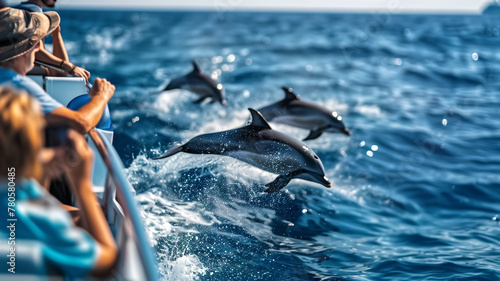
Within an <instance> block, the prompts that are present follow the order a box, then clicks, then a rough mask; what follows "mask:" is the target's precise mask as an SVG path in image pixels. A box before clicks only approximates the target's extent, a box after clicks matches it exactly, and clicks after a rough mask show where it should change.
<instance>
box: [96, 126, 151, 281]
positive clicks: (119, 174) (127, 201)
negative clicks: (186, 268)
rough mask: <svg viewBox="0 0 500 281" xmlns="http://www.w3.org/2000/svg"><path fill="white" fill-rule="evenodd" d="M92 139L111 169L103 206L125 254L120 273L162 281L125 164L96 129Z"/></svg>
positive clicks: (134, 278) (129, 278) (120, 263)
mask: <svg viewBox="0 0 500 281" xmlns="http://www.w3.org/2000/svg"><path fill="white" fill-rule="evenodd" d="M89 137H90V139H91V141H92V143H93V145H94V146H95V148H96V149H97V151H98V153H99V156H100V158H101V159H102V160H103V162H104V165H105V166H106V169H107V179H106V187H105V189H104V194H103V197H102V199H101V205H102V208H103V211H104V213H105V215H106V217H107V220H108V223H109V224H110V226H111V228H112V229H113V230H114V232H115V235H116V241H117V244H118V248H119V250H120V251H121V253H120V257H121V258H120V261H119V264H118V265H117V267H118V268H117V272H121V274H125V275H124V276H123V277H125V276H126V280H141V281H142V280H144V281H146V280H158V278H157V273H156V272H157V271H156V261H155V260H154V256H153V252H152V249H151V245H150V244H149V239H148V237H147V235H146V233H145V230H144V226H143V224H142V220H141V217H140V215H139V212H138V210H137V206H136V201H135V199H134V197H133V196H134V193H135V191H134V190H133V188H132V187H131V185H130V183H129V181H128V180H127V178H126V176H125V173H124V167H123V164H122V161H121V159H120V158H119V156H118V154H117V153H116V150H115V149H114V148H113V147H112V145H111V143H110V142H109V141H108V139H107V138H106V137H104V136H103V134H102V133H101V132H100V131H99V130H96V129H92V130H91V131H90V132H89ZM138 263H140V264H138Z"/></svg>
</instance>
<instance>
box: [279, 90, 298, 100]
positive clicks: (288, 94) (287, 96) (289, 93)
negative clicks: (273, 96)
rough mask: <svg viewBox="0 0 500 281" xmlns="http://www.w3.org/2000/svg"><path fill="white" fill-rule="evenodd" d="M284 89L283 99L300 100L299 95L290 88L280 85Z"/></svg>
mask: <svg viewBox="0 0 500 281" xmlns="http://www.w3.org/2000/svg"><path fill="white" fill-rule="evenodd" d="M281 89H283V91H285V99H284V100H285V101H292V100H300V97H299V96H298V95H296V94H294V93H293V89H292V88H287V87H281Z"/></svg>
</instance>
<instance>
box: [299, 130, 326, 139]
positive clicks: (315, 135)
mask: <svg viewBox="0 0 500 281" xmlns="http://www.w3.org/2000/svg"><path fill="white" fill-rule="evenodd" d="M321 134H323V132H322V131H321V130H312V131H311V132H310V133H309V135H308V136H307V137H306V138H305V139H303V140H304V141H306V140H313V139H316V138H319V136H321Z"/></svg>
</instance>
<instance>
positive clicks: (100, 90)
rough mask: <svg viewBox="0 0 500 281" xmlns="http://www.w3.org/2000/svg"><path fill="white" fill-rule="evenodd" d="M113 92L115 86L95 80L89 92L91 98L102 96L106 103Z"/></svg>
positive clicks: (104, 81) (105, 81)
mask: <svg viewBox="0 0 500 281" xmlns="http://www.w3.org/2000/svg"><path fill="white" fill-rule="evenodd" d="M114 92H115V86H114V85H113V84H111V83H110V82H109V81H108V80H106V79H101V78H96V79H95V80H94V85H93V86H92V89H90V91H89V96H90V97H91V98H93V97H95V96H102V97H103V98H104V99H105V100H106V101H109V100H110V99H111V97H112V96H113V94H114Z"/></svg>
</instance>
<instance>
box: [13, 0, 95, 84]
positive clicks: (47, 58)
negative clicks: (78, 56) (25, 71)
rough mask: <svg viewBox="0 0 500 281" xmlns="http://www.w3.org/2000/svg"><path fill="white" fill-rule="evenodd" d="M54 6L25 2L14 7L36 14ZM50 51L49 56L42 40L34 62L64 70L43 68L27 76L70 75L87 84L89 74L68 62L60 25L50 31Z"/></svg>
mask: <svg viewBox="0 0 500 281" xmlns="http://www.w3.org/2000/svg"><path fill="white" fill-rule="evenodd" d="M55 4H56V0H29V1H26V2H22V3H21V4H19V5H17V6H15V7H14V8H16V9H21V10H25V11H28V12H37V13H42V12H43V8H45V7H49V8H54V7H55ZM52 41H53V42H52V51H53V54H51V53H50V52H49V51H47V50H46V49H45V42H44V40H42V41H41V42H40V50H39V51H38V52H37V53H36V54H35V60H37V61H40V62H43V63H46V64H50V65H54V66H58V67H59V68H60V69H62V70H64V72H62V71H57V70H53V69H50V68H44V67H41V68H43V71H42V72H40V69H38V70H36V71H34V72H30V73H29V74H44V75H48V76H67V75H71V76H74V77H83V78H85V81H86V82H87V83H88V82H89V78H90V73H89V72H88V71H87V70H85V69H83V68H81V67H78V66H75V65H74V64H72V63H71V62H70V61H69V57H68V53H67V52H66V47H65V46H64V41H63V38H62V36H61V27H60V25H59V26H57V27H56V29H54V31H52Z"/></svg>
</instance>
